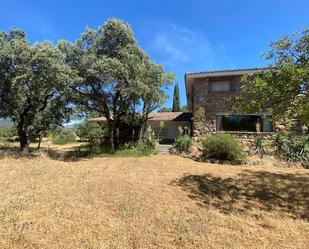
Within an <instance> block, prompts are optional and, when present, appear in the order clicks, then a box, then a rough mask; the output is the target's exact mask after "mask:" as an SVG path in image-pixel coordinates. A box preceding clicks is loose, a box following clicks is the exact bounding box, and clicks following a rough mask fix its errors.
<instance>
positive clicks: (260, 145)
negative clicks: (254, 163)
mask: <svg viewBox="0 0 309 249" xmlns="http://www.w3.org/2000/svg"><path fill="white" fill-rule="evenodd" d="M254 150H255V151H256V152H257V153H258V154H260V155H261V156H262V157H263V156H264V155H265V154H266V152H267V151H266V145H265V142H264V140H263V138H262V137H261V136H257V137H256V138H255V139H254Z"/></svg>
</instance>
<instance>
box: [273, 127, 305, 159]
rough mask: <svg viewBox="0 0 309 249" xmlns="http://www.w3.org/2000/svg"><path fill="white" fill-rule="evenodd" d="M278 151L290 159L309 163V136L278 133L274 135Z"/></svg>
mask: <svg viewBox="0 0 309 249" xmlns="http://www.w3.org/2000/svg"><path fill="white" fill-rule="evenodd" d="M274 145H275V146H276V149H277V152H278V153H279V154H280V155H281V156H283V157H284V158H285V159H286V160H288V161H299V162H304V163H307V164H308V163H309V136H308V135H307V136H304V135H297V134H294V133H287V134H283V133H277V134H276V135H275V136H274Z"/></svg>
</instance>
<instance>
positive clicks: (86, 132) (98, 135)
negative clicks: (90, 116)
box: [76, 121, 104, 146]
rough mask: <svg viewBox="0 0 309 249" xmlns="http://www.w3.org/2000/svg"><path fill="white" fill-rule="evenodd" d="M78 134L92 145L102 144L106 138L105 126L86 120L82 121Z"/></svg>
mask: <svg viewBox="0 0 309 249" xmlns="http://www.w3.org/2000/svg"><path fill="white" fill-rule="evenodd" d="M76 134H77V136H78V137H79V138H80V139H82V140H86V141H88V142H89V143H90V146H93V145H99V144H102V142H103V140H104V127H103V126H102V125H101V124H99V123H97V122H89V121H86V122H84V123H82V124H81V125H80V126H79V127H78V129H77V132H76Z"/></svg>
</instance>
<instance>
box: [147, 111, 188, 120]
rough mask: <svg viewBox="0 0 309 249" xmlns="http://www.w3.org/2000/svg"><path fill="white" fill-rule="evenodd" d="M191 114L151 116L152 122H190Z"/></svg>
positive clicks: (157, 114) (160, 113)
mask: <svg viewBox="0 0 309 249" xmlns="http://www.w3.org/2000/svg"><path fill="white" fill-rule="evenodd" d="M191 117H192V114H191V113H190V112H152V113H150V114H149V118H150V120H157V121H190V120H191Z"/></svg>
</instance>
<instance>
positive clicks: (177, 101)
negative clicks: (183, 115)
mask: <svg viewBox="0 0 309 249" xmlns="http://www.w3.org/2000/svg"><path fill="white" fill-rule="evenodd" d="M172 112H180V99H179V87H178V84H176V85H175V88H174V96H173V108H172Z"/></svg>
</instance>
